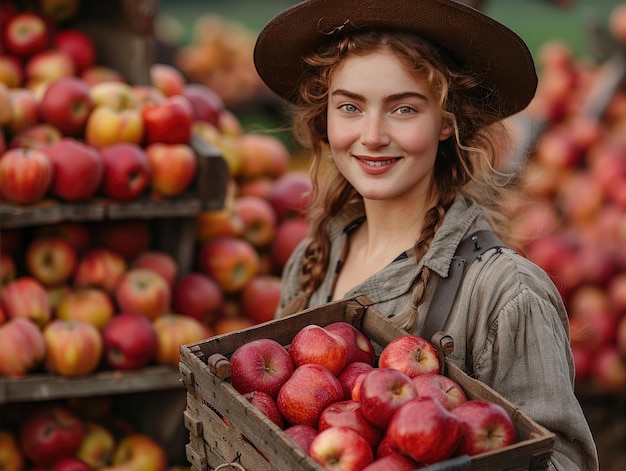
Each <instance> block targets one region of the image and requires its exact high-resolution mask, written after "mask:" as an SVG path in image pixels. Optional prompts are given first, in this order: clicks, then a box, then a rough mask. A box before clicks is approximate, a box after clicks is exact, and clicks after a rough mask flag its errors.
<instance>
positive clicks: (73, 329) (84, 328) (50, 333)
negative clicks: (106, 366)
mask: <svg viewBox="0 0 626 471" xmlns="http://www.w3.org/2000/svg"><path fill="white" fill-rule="evenodd" d="M43 337H44V340H45V342H46V358H45V361H44V366H45V368H46V370H48V371H49V372H51V373H56V374H59V375H61V376H68V377H73V376H84V375H88V374H90V373H93V372H94V371H95V370H96V369H97V368H98V366H99V365H100V360H101V359H102V352H103V342H102V336H101V335H100V331H99V330H98V329H97V328H96V326H94V325H93V324H91V323H89V322H84V321H71V320H70V321H65V320H62V319H53V320H52V321H50V323H48V324H47V325H46V326H45V327H44V330H43Z"/></svg>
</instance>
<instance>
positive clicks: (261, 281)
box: [239, 275, 282, 324]
mask: <svg viewBox="0 0 626 471" xmlns="http://www.w3.org/2000/svg"><path fill="white" fill-rule="evenodd" d="M281 292H282V281H281V279H280V277H279V276H276V275H257V276H255V277H254V278H252V279H251V280H250V282H249V283H248V284H247V285H246V286H244V287H243V289H242V290H241V292H240V294H239V303H240V305H241V312H242V314H243V315H244V316H246V317H249V318H250V319H252V321H253V322H254V323H255V324H260V323H261V322H267V321H270V320H272V319H273V318H274V314H275V313H276V309H277V307H278V303H279V302H280V294H281Z"/></svg>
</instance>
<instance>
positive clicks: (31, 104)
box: [7, 88, 39, 134]
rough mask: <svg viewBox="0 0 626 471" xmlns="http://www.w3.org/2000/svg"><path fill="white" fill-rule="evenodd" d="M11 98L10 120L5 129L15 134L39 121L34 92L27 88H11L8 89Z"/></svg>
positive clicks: (37, 105) (37, 104)
mask: <svg viewBox="0 0 626 471" xmlns="http://www.w3.org/2000/svg"><path fill="white" fill-rule="evenodd" d="M9 98H10V100H11V121H10V123H9V124H8V125H7V130H8V131H9V133H11V134H17V133H18V132H20V131H23V130H24V129H28V128H30V127H31V126H34V125H35V124H37V123H38V122H39V103H38V102H37V97H36V96H35V93H34V92H33V91H31V90H29V89H28V88H11V89H10V90H9Z"/></svg>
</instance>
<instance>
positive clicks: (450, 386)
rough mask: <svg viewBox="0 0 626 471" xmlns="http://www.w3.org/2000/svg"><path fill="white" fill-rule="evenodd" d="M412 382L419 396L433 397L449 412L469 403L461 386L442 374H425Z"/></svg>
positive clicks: (416, 377) (415, 377)
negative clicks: (466, 402)
mask: <svg viewBox="0 0 626 471" xmlns="http://www.w3.org/2000/svg"><path fill="white" fill-rule="evenodd" d="M411 380H412V381H413V384H414V385H415V390H416V391H417V395H418V396H429V397H432V398H433V399H435V400H437V401H439V402H440V403H441V404H442V405H443V406H444V407H445V408H446V409H448V410H452V409H454V408H455V407H457V406H458V405H460V404H463V403H464V402H465V401H467V396H466V394H465V392H464V391H463V389H462V388H461V386H459V385H458V384H457V383H456V382H455V381H454V380H452V379H451V378H448V377H447V376H444V375H442V374H439V373H423V374H421V375H417V376H414V377H413V378H411Z"/></svg>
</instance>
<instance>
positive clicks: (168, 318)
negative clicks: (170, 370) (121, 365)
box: [153, 314, 213, 367]
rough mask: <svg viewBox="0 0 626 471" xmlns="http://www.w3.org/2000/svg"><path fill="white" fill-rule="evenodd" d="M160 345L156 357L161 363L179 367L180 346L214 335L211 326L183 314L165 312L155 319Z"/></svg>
mask: <svg viewBox="0 0 626 471" xmlns="http://www.w3.org/2000/svg"><path fill="white" fill-rule="evenodd" d="M153 324H154V329H155V330H156V333H157V339H158V346H157V352H156V355H155V359H156V361H157V363H158V364H160V365H169V366H174V367H178V364H179V363H180V346H181V345H184V344H188V343H194V342H199V341H200V340H205V339H207V338H209V337H211V336H213V332H212V331H211V329H210V328H209V327H207V326H206V325H204V324H203V323H202V322H200V321H199V320H197V319H194V318H192V317H189V316H184V315H182V314H163V315H161V316H159V317H157V318H156V319H154V321H153Z"/></svg>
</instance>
